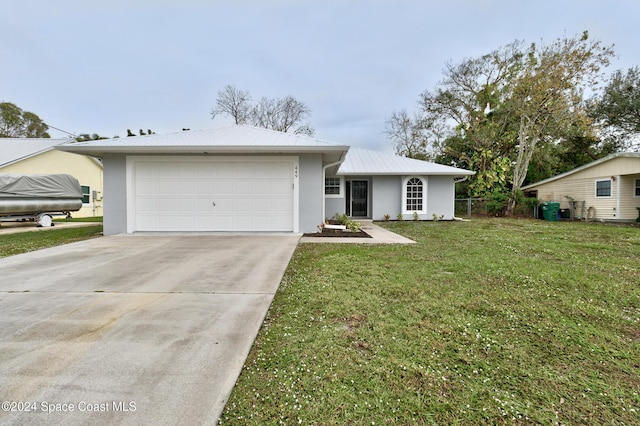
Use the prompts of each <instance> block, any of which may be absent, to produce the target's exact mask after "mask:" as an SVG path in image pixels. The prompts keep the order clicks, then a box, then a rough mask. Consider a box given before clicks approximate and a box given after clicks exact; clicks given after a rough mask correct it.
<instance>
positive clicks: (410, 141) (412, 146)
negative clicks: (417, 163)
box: [385, 109, 443, 160]
mask: <svg viewBox="0 0 640 426" xmlns="http://www.w3.org/2000/svg"><path fill="white" fill-rule="evenodd" d="M430 124H431V125H429V124H428V123H427V122H426V121H425V120H424V119H423V118H422V117H420V116H419V115H418V114H414V116H413V117H411V116H409V114H408V113H407V110H406V109H402V110H400V111H394V112H393V113H392V114H391V117H390V118H389V119H388V120H387V122H386V126H385V133H386V135H387V136H388V137H389V139H391V140H392V141H393V142H394V144H395V151H396V154H398V155H401V156H403V157H408V158H416V159H418V160H433V159H434V157H435V155H434V152H433V151H434V150H435V149H437V146H438V145H439V143H438V142H439V140H440V138H439V137H437V135H440V136H441V135H442V134H441V133H440V131H441V130H443V129H442V128H441V127H439V126H438V123H435V122H432V123H430ZM429 130H431V134H432V135H436V137H435V138H434V139H431V138H430V137H429V136H430V135H429V134H428V133H429Z"/></svg>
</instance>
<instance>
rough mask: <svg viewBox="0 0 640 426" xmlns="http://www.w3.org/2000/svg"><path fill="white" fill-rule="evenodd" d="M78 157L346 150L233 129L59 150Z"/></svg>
mask: <svg viewBox="0 0 640 426" xmlns="http://www.w3.org/2000/svg"><path fill="white" fill-rule="evenodd" d="M58 149H61V150H63V151H70V152H76V153H78V154H90V155H102V154H106V153H125V154H135V153H137V154H143V153H200V154H202V153H232V152H243V153H246V152H300V151H304V152H331V151H345V150H346V149H348V147H347V146H345V145H339V144H335V143H331V142H327V141H323V140H320V139H316V138H312V137H308V136H301V135H295V134H292V133H285V132H278V131H274V130H268V129H263V128H258V127H252V126H229V127H222V128H217V129H210V130H189V131H184V132H179V133H168V134H153V135H143V136H131V137H124V138H114V139H103V140H96V141H87V142H73V143H69V144H65V145H64V146H60V147H58Z"/></svg>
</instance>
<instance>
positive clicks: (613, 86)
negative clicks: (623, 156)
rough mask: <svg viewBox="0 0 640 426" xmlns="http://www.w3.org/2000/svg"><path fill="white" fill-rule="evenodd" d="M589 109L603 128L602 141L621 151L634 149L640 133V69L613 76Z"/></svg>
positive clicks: (636, 68) (617, 73)
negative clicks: (634, 143)
mask: <svg viewBox="0 0 640 426" xmlns="http://www.w3.org/2000/svg"><path fill="white" fill-rule="evenodd" d="M590 107H591V109H590V113H591V116H592V117H593V119H594V120H595V121H596V122H598V123H599V124H600V125H601V126H602V128H603V139H605V141H607V142H609V144H611V145H614V146H615V147H616V148H618V149H619V150H623V149H629V148H631V145H632V140H633V138H634V137H636V136H637V135H638V134H639V133H640V67H638V66H635V67H633V68H629V70H627V72H626V73H623V72H622V71H621V70H618V71H616V72H615V73H613V75H612V76H611V79H610V81H609V83H608V84H607V86H606V87H605V88H604V91H603V94H602V96H601V97H594V98H592V99H591V100H590Z"/></svg>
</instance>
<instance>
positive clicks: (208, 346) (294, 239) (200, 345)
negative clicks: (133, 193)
mask: <svg viewBox="0 0 640 426" xmlns="http://www.w3.org/2000/svg"><path fill="white" fill-rule="evenodd" d="M298 240H299V236H298V235H293V234H248V233H244V234H215V233H211V234H167V233H164V234H133V235H114V236H107V237H103V238H96V239H92V240H86V241H81V242H77V243H72V244H66V245H63V246H57V247H52V248H48V249H44V250H38V251H34V252H30V253H25V254H20V255H16V256H10V257H6V258H3V259H0V271H2V272H1V274H0V324H2V327H0V361H1V362H0V402H3V404H4V402H5V401H6V402H8V405H7V404H5V405H3V410H1V411H0V425H4V424H10V425H52V424H64V425H88V424H91V425H141V424H148V425H152V424H153V425H177V424H185V425H196V424H197V425H214V424H216V423H217V420H218V417H219V416H220V415H221V413H222V410H223V408H224V405H225V403H226V401H227V399H228V397H229V394H230V393H231V390H232V389H233V386H234V384H235V382H236V380H237V378H238V375H239V374H240V371H241V370H242V366H243V365H244V362H245V359H246V357H247V355H248V353H249V351H250V349H251V345H252V344H253V341H254V340H255V337H256V335H257V333H258V331H259V329H260V327H261V325H262V321H263V320H264V317H265V315H266V312H267V310H268V309H269V306H270V305H271V301H272V299H273V296H274V294H275V292H276V290H277V289H278V286H279V284H280V281H281V280H282V276H283V274H284V271H285V269H286V267H287V265H288V263H289V260H290V258H291V255H292V254H293V251H294V250H295V247H296V245H297V243H298ZM12 402H13V403H14V404H13V405H12Z"/></svg>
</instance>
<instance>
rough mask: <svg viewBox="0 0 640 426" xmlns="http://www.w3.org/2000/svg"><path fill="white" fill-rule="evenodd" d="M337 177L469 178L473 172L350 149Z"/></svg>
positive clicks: (381, 153)
mask: <svg viewBox="0 0 640 426" xmlns="http://www.w3.org/2000/svg"><path fill="white" fill-rule="evenodd" d="M337 174H338V175H341V176H342V175H441V176H469V175H473V174H475V172H472V171H469V170H465V169H458V168H456V167H451V166H445V165H442V164H437V163H431V162H428V161H422V160H415V159H413V158H406V157H401V156H399V155H393V154H386V153H384V152H378V151H371V150H368V149H362V148H351V149H350V150H349V152H347V157H346V158H345V160H344V162H343V163H342V165H341V166H340V168H339V169H338V173H337Z"/></svg>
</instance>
